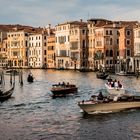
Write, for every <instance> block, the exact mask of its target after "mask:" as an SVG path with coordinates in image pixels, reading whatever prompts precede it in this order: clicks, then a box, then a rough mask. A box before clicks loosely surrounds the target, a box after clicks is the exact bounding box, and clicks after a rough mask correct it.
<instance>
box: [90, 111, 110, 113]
mask: <svg viewBox="0 0 140 140" xmlns="http://www.w3.org/2000/svg"><path fill="white" fill-rule="evenodd" d="M108 113H112V111H94V112H90V113H89V114H108Z"/></svg>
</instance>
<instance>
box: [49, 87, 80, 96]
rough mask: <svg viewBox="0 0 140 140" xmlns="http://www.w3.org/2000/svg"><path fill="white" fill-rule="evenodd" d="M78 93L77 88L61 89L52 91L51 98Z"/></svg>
mask: <svg viewBox="0 0 140 140" xmlns="http://www.w3.org/2000/svg"><path fill="white" fill-rule="evenodd" d="M77 91H78V88H77V87H73V88H61V89H59V88H58V89H52V90H51V92H52V96H53V97H61V96H66V95H67V94H71V93H76V92H77Z"/></svg>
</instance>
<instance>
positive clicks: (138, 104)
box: [78, 94, 140, 114]
mask: <svg viewBox="0 0 140 140" xmlns="http://www.w3.org/2000/svg"><path fill="white" fill-rule="evenodd" d="M111 96H112V95H109V96H108V97H107V98H104V99H103V100H97V98H96V96H94V98H93V99H90V100H87V101H84V100H83V101H80V102H78V106H79V107H80V108H81V109H82V110H83V111H84V113H87V114H95V113H104V112H106V113H107V112H108V113H110V112H117V111H122V110H126V109H132V108H140V96H137V95H128V94H119V95H117V96H112V97H111Z"/></svg>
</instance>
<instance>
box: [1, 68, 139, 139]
mask: <svg viewBox="0 0 140 140" xmlns="http://www.w3.org/2000/svg"><path fill="white" fill-rule="evenodd" d="M28 72H29V71H28V70H24V71H23V74H24V80H23V82H24V85H23V86H22V87H21V86H20V84H19V80H18V76H16V87H15V91H14V94H13V96H12V98H11V99H9V100H8V101H6V102H4V103H2V104H0V133H1V135H0V139H2V140H4V139H5V140H7V139H12V140H15V139H17V140H21V139H22V140H28V139H29V140H31V139H49V140H56V139H57V140H64V139H73V140H85V139H88V140H90V139H91V140H92V139H97V140H102V139H103V140H123V139H127V140H133V139H140V127H139V126H140V118H139V116H140V110H129V111H124V112H119V113H112V114H101V115H99V114H98V115H92V116H91V115H86V116H84V115H83V114H82V113H81V112H80V108H79V107H78V106H77V102H78V101H80V100H83V99H84V100H86V99H89V98H90V96H91V95H92V94H93V93H94V92H96V91H97V90H98V89H100V88H102V89H104V88H105V87H104V83H105V82H106V81H104V80H101V79H96V74H95V73H93V72H90V73H80V72H78V71H76V72H75V71H55V70H32V73H33V75H34V76H35V82H34V83H31V84H29V83H27V80H26V78H27V75H28ZM112 77H114V78H117V79H119V80H120V81H121V82H123V83H124V87H125V88H127V89H128V88H129V89H135V90H137V91H138V90H139V83H140V80H139V79H136V78H135V77H123V76H122V77H116V76H115V75H113V76H112ZM5 79H6V80H5V81H6V84H7V85H8V84H9V77H8V76H7V75H6V76H5ZM63 81H65V82H69V83H74V84H76V85H77V86H78V87H79V89H78V93H77V94H75V95H70V96H67V97H65V98H56V99H52V98H51V97H50V96H49V93H50V88H51V85H52V84H55V83H58V82H63Z"/></svg>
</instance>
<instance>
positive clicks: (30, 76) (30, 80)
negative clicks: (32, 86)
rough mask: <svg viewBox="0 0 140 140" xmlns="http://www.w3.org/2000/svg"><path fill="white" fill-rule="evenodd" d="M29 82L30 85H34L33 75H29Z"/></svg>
mask: <svg viewBox="0 0 140 140" xmlns="http://www.w3.org/2000/svg"><path fill="white" fill-rule="evenodd" d="M27 81H28V82H29V83H32V82H33V81H34V77H33V75H32V74H29V75H28V77H27Z"/></svg>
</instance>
